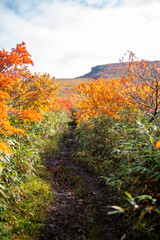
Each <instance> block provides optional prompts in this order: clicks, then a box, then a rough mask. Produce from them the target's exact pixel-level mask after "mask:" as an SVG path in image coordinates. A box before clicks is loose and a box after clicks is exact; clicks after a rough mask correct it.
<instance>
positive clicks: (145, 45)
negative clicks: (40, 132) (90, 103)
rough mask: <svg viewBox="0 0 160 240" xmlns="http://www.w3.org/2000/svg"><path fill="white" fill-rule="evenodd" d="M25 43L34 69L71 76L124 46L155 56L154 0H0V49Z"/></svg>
mask: <svg viewBox="0 0 160 240" xmlns="http://www.w3.org/2000/svg"><path fill="white" fill-rule="evenodd" d="M22 41H24V42H25V43H26V47H27V50H28V51H29V53H30V54H31V55H32V60H33V62H34V67H33V69H32V71H34V72H46V73H49V74H50V75H51V76H52V77H56V78H74V77H78V76H81V75H83V74H85V73H88V72H89V71H90V70H91V67H94V66H97V65H101V64H109V63H114V62H119V60H120V59H122V57H123V56H124V54H125V53H126V52H127V51H128V50H129V51H133V52H134V53H135V54H136V56H137V57H139V58H143V59H147V60H160V0H0V50H2V49H3V48H4V49H5V50H7V51H10V50H11V49H12V48H15V47H16V44H18V43H22Z"/></svg>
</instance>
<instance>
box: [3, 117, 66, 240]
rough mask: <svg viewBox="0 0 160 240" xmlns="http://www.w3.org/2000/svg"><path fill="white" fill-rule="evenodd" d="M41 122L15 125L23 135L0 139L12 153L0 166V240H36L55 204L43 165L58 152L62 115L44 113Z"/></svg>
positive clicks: (63, 118)
mask: <svg viewBox="0 0 160 240" xmlns="http://www.w3.org/2000/svg"><path fill="white" fill-rule="evenodd" d="M44 116H45V120H44V121H43V122H37V123H34V122H27V121H26V122H21V123H20V122H15V120H14V119H12V124H14V125H15V126H16V124H17V125H18V124H19V125H20V126H21V127H22V128H25V131H26V135H24V136H19V135H14V136H7V137H4V136H1V139H3V141H5V142H7V143H8V145H9V146H10V148H11V149H12V151H13V153H14V154H13V155H12V156H3V158H2V159H1V165H0V170H1V171H0V179H1V183H0V239H2V240H10V239H35V236H36V234H38V232H39V230H40V229H41V228H42V227H43V226H44V219H45V216H46V214H47V211H48V210H49V209H48V207H49V204H50V203H51V202H52V201H53V200H54V196H53V193H52V188H51V184H50V176H49V173H48V172H47V171H46V169H45V165H44V163H45V162H44V161H45V159H46V158H47V157H48V152H49V151H50V152H52V151H53V150H54V149H58V141H59V139H60V138H61V136H62V134H63V132H64V130H65V129H66V128H67V124H66V123H67V121H68V120H67V116H66V114H65V113H63V112H56V113H45V114H44ZM42 156H43V157H42Z"/></svg>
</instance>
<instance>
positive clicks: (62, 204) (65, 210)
mask: <svg viewBox="0 0 160 240" xmlns="http://www.w3.org/2000/svg"><path fill="white" fill-rule="evenodd" d="M74 147H75V145H74V142H73V135H72V134H71V133H70V134H65V135H64V137H63V139H62V141H61V144H60V151H59V152H58V154H56V157H55V158H53V159H48V161H47V168H48V169H49V170H50V172H51V174H52V176H53V191H54V195H55V196H56V197H55V201H54V203H53V204H52V206H51V210H50V213H49V215H48V217H47V220H46V226H45V228H44V231H43V233H42V234H41V236H40V237H39V240H51V239H52V240H78V239H80V240H124V239H126V235H125V232H124V231H123V230H122V226H121V221H120V218H119V217H117V216H114V215H107V212H108V210H109V209H108V206H109V205H112V203H111V199H110V193H109V191H108V190H107V188H106V186H100V185H99V184H98V182H97V178H96V176H95V175H92V174H91V173H89V172H88V171H87V169H84V168H83V167H82V166H80V165H79V164H78V163H77V162H76V159H74V157H72V151H74Z"/></svg>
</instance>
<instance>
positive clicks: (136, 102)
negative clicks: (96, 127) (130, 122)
mask: <svg viewBox="0 0 160 240" xmlns="http://www.w3.org/2000/svg"><path fill="white" fill-rule="evenodd" d="M159 92H160V68H159V66H158V64H157V63H156V64H154V65H153V64H151V63H150V62H149V61H145V60H138V59H137V58H136V57H135V55H134V54H133V53H132V52H130V53H129V59H128V61H127V62H125V63H124V70H123V73H122V76H121V77H120V78H119V79H102V78H101V79H97V80H94V79H90V80H88V82H87V83H84V82H82V83H80V84H79V85H77V86H76V87H75V93H76V96H75V97H74V102H75V105H76V108H77V110H78V114H79V120H80V119H81V120H82V119H83V120H86V119H88V118H92V117H94V116H100V115H103V114H106V115H108V116H110V117H114V118H120V117H121V118H122V117H123V114H124V111H123V110H125V112H128V114H129V115H128V117H129V116H131V118H132V117H133V115H134V114H136V113H137V111H138V110H140V111H142V112H143V113H144V114H146V115H147V116H149V119H148V121H150V122H151V121H153V120H154V119H155V118H156V117H157V116H158V115H159V114H160V109H159V108H160V95H159ZM131 109H132V111H129V110H131ZM121 112H123V114H122V115H121ZM133 113H134V114H133Z"/></svg>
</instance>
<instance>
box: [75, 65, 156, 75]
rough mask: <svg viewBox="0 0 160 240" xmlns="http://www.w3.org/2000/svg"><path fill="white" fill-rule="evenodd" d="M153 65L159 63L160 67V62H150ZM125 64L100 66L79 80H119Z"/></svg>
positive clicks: (93, 68)
mask: <svg viewBox="0 0 160 240" xmlns="http://www.w3.org/2000/svg"><path fill="white" fill-rule="evenodd" d="M150 63H151V64H152V65H154V64H155V63H157V64H158V65H159V66H160V61H150ZM124 65H125V63H111V64H105V65H98V66H95V67H92V68H91V71H90V72H89V73H87V74H84V75H83V76H80V77H77V78H94V79H98V78H101V77H103V78H118V77H120V76H121V74H122V71H123V68H124Z"/></svg>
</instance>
